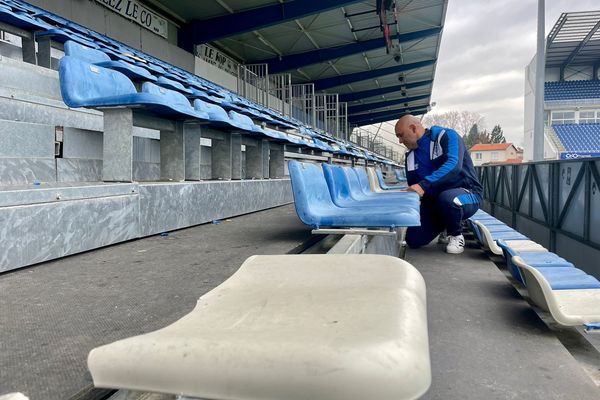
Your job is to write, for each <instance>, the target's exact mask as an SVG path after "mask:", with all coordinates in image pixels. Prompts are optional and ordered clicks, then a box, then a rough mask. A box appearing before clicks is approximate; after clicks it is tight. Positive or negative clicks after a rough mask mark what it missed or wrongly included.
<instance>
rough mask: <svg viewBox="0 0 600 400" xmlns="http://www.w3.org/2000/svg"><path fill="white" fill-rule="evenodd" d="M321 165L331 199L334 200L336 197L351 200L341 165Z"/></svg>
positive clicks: (346, 179)
mask: <svg viewBox="0 0 600 400" xmlns="http://www.w3.org/2000/svg"><path fill="white" fill-rule="evenodd" d="M321 166H322V167H323V175H324V176H325V181H327V186H328V187H329V193H330V194H331V198H332V199H333V201H334V202H335V200H336V199H344V200H346V199H348V200H352V197H351V195H350V187H349V183H348V178H346V174H345V173H344V171H343V170H342V167H339V166H337V165H331V164H322V165H321Z"/></svg>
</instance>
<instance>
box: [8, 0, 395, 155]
mask: <svg viewBox="0 0 600 400" xmlns="http://www.w3.org/2000/svg"><path fill="white" fill-rule="evenodd" d="M0 21H2V22H5V23H7V24H10V25H13V26H16V27H18V28H21V29H25V30H29V31H31V32H35V37H36V39H38V40H39V39H42V38H47V39H49V38H51V39H52V40H53V41H55V42H59V43H63V44H64V50H65V54H66V56H67V57H69V58H66V57H64V58H63V59H62V60H61V63H60V68H59V69H60V72H61V90H62V91H63V97H64V99H65V102H66V103H67V104H68V105H69V106H70V107H92V108H102V107H114V106H129V107H136V106H144V107H145V108H146V109H149V110H151V111H152V112H157V113H159V114H161V115H166V116H169V117H178V118H193V119H201V120H205V121H209V122H210V123H211V124H212V125H213V126H216V127H220V128H223V129H228V128H232V129H242V130H244V131H247V132H251V133H256V134H260V135H263V136H266V137H268V138H270V139H272V140H275V141H282V142H286V143H290V144H293V145H297V146H301V147H308V148H313V149H318V150H322V151H327V152H332V153H333V154H337V155H342V156H352V157H357V158H362V159H366V160H368V161H375V162H382V163H386V164H390V161H389V160H386V159H384V158H383V157H380V156H378V155H376V154H374V153H371V152H369V151H367V150H364V149H360V148H359V147H357V146H355V145H353V144H351V143H349V142H345V141H342V140H340V139H338V138H334V137H332V136H331V135H329V134H327V133H326V132H323V131H319V130H316V129H313V128H312V127H308V126H304V125H303V124H302V122H300V121H298V120H297V119H295V118H292V117H289V116H284V115H283V114H281V113H279V112H277V111H275V110H272V109H269V108H268V107H264V106H262V105H259V104H257V103H254V102H252V101H250V100H248V99H246V98H244V97H242V96H240V95H238V94H237V93H234V92H231V91H229V90H227V89H225V88H223V87H221V86H219V85H216V84H214V83H212V82H210V81H208V80H206V79H203V78H201V77H199V76H196V75H194V74H191V73H189V72H187V71H185V70H183V69H180V68H177V67H175V66H173V65H170V64H168V63H165V62H163V61H162V60H160V59H157V58H155V57H152V56H150V55H148V54H146V53H143V52H141V51H138V50H136V49H133V48H131V47H129V46H127V45H125V44H123V43H121V42H119V41H116V40H114V39H111V38H109V37H106V36H104V35H101V34H99V33H97V32H94V31H92V30H89V29H87V28H85V27H83V26H81V25H78V24H76V23H73V22H71V21H69V20H67V19H65V18H62V17H59V16H57V15H55V14H52V13H49V12H47V11H45V10H42V9H40V8H38V7H35V6H32V5H30V4H28V3H25V2H23V1H19V0H5V1H3V3H2V4H0ZM65 75H67V77H65V78H64V82H63V76H65ZM84 77H85V78H86V79H90V81H91V82H93V84H92V85H91V86H92V87H91V89H92V90H88V89H90V88H88V87H87V86H86V82H83V81H82V79H80V78H84ZM253 120H256V121H258V122H259V125H257V124H255V123H254V121H253ZM270 126H272V127H274V128H275V129H271V128H270ZM278 129H279V130H284V131H285V132H281V131H279V130H278Z"/></svg>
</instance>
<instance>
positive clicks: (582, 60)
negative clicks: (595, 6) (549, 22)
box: [546, 11, 600, 68]
mask: <svg viewBox="0 0 600 400" xmlns="http://www.w3.org/2000/svg"><path fill="white" fill-rule="evenodd" d="M599 29H600V11H583V12H570V13H563V14H561V16H560V17H559V18H558V21H556V24H554V27H553V28H552V30H551V31H550V34H549V35H548V38H547V41H546V67H547V68H552V67H561V68H564V67H566V66H567V65H593V64H597V63H598V61H599V60H600V31H599Z"/></svg>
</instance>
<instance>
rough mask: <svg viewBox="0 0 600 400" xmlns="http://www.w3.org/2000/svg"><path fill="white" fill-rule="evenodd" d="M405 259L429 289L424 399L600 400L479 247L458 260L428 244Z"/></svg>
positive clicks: (599, 389)
mask: <svg viewBox="0 0 600 400" xmlns="http://www.w3.org/2000/svg"><path fill="white" fill-rule="evenodd" d="M406 259H407V260H408V261H409V262H411V263H412V264H413V265H414V266H415V267H416V268H417V269H418V270H419V271H420V272H421V273H422V274H423V277H424V278H425V282H426V285H427V303H428V307H427V308H428V321H429V344H430V352H431V363H432V374H433V383H432V385H431V388H430V390H429V391H428V393H427V394H426V395H425V396H424V397H423V399H428V400H433V399H440V400H441V399H444V400H454V399H456V400H459V399H461V400H462V399H486V400H493V399H498V400H501V399H502V400H505V399H528V400H535V399H539V400H554V399H557V400H558V399H564V400H567V399H569V400H572V399H578V400H583V399H586V400H587V399H590V400H591V399H596V400H597V399H600V388H598V387H596V386H595V385H594V383H593V382H592V380H591V379H590V377H589V376H588V375H587V374H586V373H585V372H584V370H583V369H582V368H581V366H580V365H579V364H578V363H577V361H576V360H575V359H574V358H573V357H572V356H571V354H570V353H569V352H568V351H567V350H566V349H565V348H564V346H563V345H562V344H561V343H560V342H559V340H558V339H557V338H556V336H555V335H554V334H553V333H552V332H551V331H549V329H548V328H547V327H546V325H545V324H544V323H543V322H542V321H541V320H540V319H539V318H538V316H537V315H536V313H535V312H534V311H533V309H532V308H531V307H530V306H529V304H528V303H527V302H525V300H523V298H522V297H521V296H520V295H519V294H518V293H517V291H516V290H515V289H514V288H513V286H512V285H511V284H510V283H509V282H508V280H507V279H506V277H505V276H504V274H503V273H502V272H501V271H500V270H499V269H498V268H497V267H496V265H495V264H494V263H492V262H491V261H490V259H489V258H488V256H487V255H485V253H484V252H483V251H482V250H481V249H479V248H474V247H473V248H467V249H466V250H465V253H463V254H461V255H458V256H457V255H450V254H446V253H445V252H444V248H443V246H442V245H435V244H433V245H430V246H428V247H426V248H423V249H418V250H408V251H407V255H406ZM599 367H600V366H599Z"/></svg>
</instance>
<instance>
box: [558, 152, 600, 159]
mask: <svg viewBox="0 0 600 400" xmlns="http://www.w3.org/2000/svg"><path fill="white" fill-rule="evenodd" d="M591 157H600V152H598V151H565V152H562V153H560V159H561V160H578V159H580V158H591Z"/></svg>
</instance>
